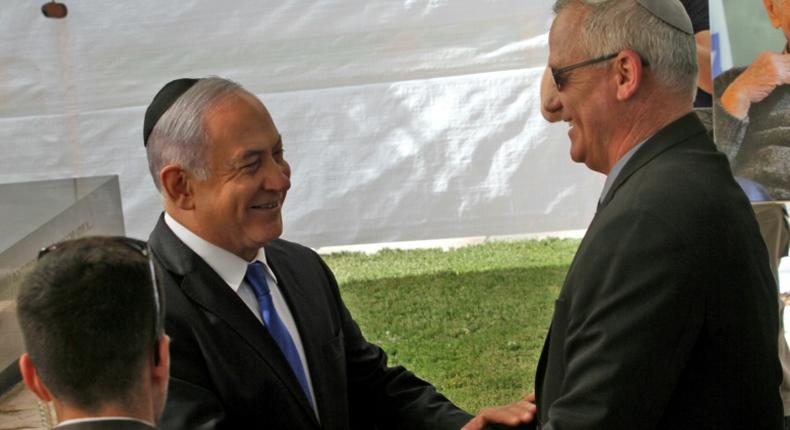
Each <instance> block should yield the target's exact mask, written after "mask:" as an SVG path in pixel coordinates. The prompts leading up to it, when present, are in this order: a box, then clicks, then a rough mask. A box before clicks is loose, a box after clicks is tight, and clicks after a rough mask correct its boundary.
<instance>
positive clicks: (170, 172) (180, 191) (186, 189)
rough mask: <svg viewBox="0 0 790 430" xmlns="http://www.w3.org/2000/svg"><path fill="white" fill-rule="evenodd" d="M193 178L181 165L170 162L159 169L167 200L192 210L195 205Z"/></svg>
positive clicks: (160, 180)
mask: <svg viewBox="0 0 790 430" xmlns="http://www.w3.org/2000/svg"><path fill="white" fill-rule="evenodd" d="M191 181H192V179H191V177H190V175H189V174H188V173H187V172H186V170H184V169H182V168H181V167H180V166H176V165H172V164H168V165H167V166H165V167H163V168H162V170H160V171H159V184H161V186H162V194H163V195H164V197H165V200H166V201H168V202H170V203H171V204H173V205H175V206H176V207H178V208H179V209H183V210H191V209H193V208H194V206H195V202H194V199H193V193H192V183H191Z"/></svg>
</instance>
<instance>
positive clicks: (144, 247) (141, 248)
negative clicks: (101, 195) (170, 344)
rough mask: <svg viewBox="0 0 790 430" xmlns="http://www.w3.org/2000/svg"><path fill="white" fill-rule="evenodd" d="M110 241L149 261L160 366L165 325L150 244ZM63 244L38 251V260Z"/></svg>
mask: <svg viewBox="0 0 790 430" xmlns="http://www.w3.org/2000/svg"><path fill="white" fill-rule="evenodd" d="M110 239H111V240H112V241H114V242H117V243H120V244H123V245H125V246H127V247H129V248H131V249H132V250H134V251H135V252H137V253H138V254H140V255H141V256H143V257H145V259H146V260H148V270H149V271H150V273H151V285H152V286H153V292H154V364H155V365H157V366H158V365H159V362H160V357H159V338H160V337H162V331H163V325H164V324H163V323H162V317H161V312H162V299H161V295H160V293H159V283H158V282H157V279H156V271H155V270H154V261H153V259H152V258H151V253H150V251H149V249H148V244H147V243H146V242H144V241H142V240H139V239H132V238H131V237H125V236H112V237H110ZM63 244H64V243H63V242H60V243H55V244H53V245H50V246H47V247H46V248H42V249H41V250H40V251H38V258H37V259H38V260H41V258H43V257H44V256H45V255H47V254H49V253H50V252H52V251H54V250H56V249H58V248H61V247H62V246H63Z"/></svg>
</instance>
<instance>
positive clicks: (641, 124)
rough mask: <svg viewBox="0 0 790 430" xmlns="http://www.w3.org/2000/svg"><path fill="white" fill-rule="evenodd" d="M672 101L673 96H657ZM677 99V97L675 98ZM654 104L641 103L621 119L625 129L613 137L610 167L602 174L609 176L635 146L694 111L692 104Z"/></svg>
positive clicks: (630, 109) (631, 108)
mask: <svg viewBox="0 0 790 430" xmlns="http://www.w3.org/2000/svg"><path fill="white" fill-rule="evenodd" d="M655 96H656V97H665V100H671V97H672V96H669V95H667V94H663V95H655ZM675 97H676V96H675ZM656 106H657V104H656V103H655V102H654V101H653V102H648V103H641V104H638V105H635V106H632V107H629V109H628V110H627V111H626V112H623V115H622V116H618V118H621V119H620V121H622V124H624V128H622V129H621V133H620V134H619V135H616V136H613V138H612V142H611V144H610V145H609V147H608V160H607V161H608V165H607V166H606V170H605V171H602V172H601V173H603V174H605V175H608V174H609V172H610V171H611V170H612V168H613V167H614V165H615V164H616V163H617V161H618V160H620V159H621V158H623V156H624V155H625V154H626V153H628V151H630V150H631V149H633V148H634V147H635V146H637V145H639V144H640V143H642V142H644V141H645V140H647V139H649V138H650V137H651V136H653V135H654V134H656V133H657V132H658V131H659V130H661V129H662V128H664V127H666V126H667V125H669V124H671V123H673V122H675V121H677V120H678V119H679V118H681V117H683V116H684V115H686V114H688V113H689V112H691V110H692V106H691V102H689V103H688V106H685V107H684V106H683V105H680V104H678V103H676V104H675V105H669V104H667V105H658V106H660V107H659V108H656Z"/></svg>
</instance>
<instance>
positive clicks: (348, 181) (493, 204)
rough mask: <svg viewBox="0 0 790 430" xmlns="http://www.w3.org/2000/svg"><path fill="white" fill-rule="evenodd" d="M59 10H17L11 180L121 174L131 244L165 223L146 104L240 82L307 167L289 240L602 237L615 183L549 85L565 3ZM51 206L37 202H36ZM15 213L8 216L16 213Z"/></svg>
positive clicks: (100, 4)
mask: <svg viewBox="0 0 790 430" xmlns="http://www.w3.org/2000/svg"><path fill="white" fill-rule="evenodd" d="M63 1H64V2H65V3H66V5H67V6H68V7H69V15H68V17H67V18H66V19H64V20H52V19H47V18H45V17H43V16H42V14H41V12H40V6H41V4H42V3H44V0H39V1H30V0H4V1H3V5H2V8H1V9H0V32H1V34H2V37H0V139H1V140H2V145H3V148H4V149H5V151H3V152H4V156H3V157H2V158H0V182H4V183H5V182H18V181H25V180H38V179H50V178H63V177H71V176H88V175H104V174H118V175H119V176H120V184H121V193H122V199H123V206H124V216H125V222H126V229H127V233H128V234H130V235H132V236H135V237H141V238H144V237H147V235H148V232H149V231H150V229H151V228H152V227H153V224H154V223H155V221H156V219H157V217H158V215H159V213H160V211H161V206H160V201H159V197H158V195H157V194H156V191H155V189H154V187H153V183H152V181H151V179H150V177H149V176H148V170H147V163H146V160H145V151H144V148H143V144H142V122H143V113H144V111H145V107H146V106H147V104H148V103H149V102H150V100H151V98H152V97H153V96H154V94H155V93H156V92H157V91H158V90H159V88H161V86H162V85H163V84H164V83H165V82H167V81H169V80H171V79H174V78H178V77H203V76H208V75H219V76H222V77H226V78H230V79H233V80H236V81H238V82H239V83H241V84H242V85H243V86H245V87H246V88H248V89H249V90H250V91H252V92H254V93H256V94H257V95H258V96H259V97H261V99H262V100H263V102H264V103H265V104H266V105H267V106H268V108H269V110H270V112H271V114H272V116H273V118H274V120H275V122H276V123H277V125H278V128H279V129H280V131H281V133H282V135H283V140H284V143H285V146H286V158H287V159H288V160H289V162H290V163H291V165H292V168H293V177H292V182H293V186H292V188H291V192H290V193H289V195H288V199H287V201H286V204H285V219H286V227H285V235H284V237H285V238H288V239H291V240H296V241H299V242H302V243H305V244H308V245H311V246H325V245H343V244H355V243H371V242H390V241H400V240H420V239H436V238H449V237H463V236H477V235H499V234H522V233H533V232H543V231H557V230H569V229H579V228H585V227H586V226H587V223H588V222H589V220H590V218H591V217H592V213H593V212H594V209H595V201H596V199H597V197H598V193H599V192H600V189H601V185H602V183H603V176H601V175H598V174H595V173H591V172H589V171H588V170H587V169H586V168H585V167H584V166H581V165H576V164H574V163H572V162H571V161H570V160H569V158H568V139H567V135H566V130H567V127H566V126H564V125H549V124H547V123H545V121H543V119H542V118H541V116H540V111H539V100H538V98H539V96H538V89H539V83H540V76H541V73H542V70H543V67H544V65H545V59H546V56H547V30H548V27H549V24H550V20H551V12H550V7H551V1H549V0H499V1H494V0H489V1H485V0H453V1H449V0H444V1H441V0H424V1H417V0H398V1H394V0H343V1H329V0H325V1H321V2H312V1H304V0H287V1H278V2H272V1H260V0H239V1H235V2H219V1H209V0H192V1H172V2H164V1H158V0H157V1H154V0H137V1H127V2H108V1H102V0H63ZM31 198H35V196H31ZM0 216H2V214H0Z"/></svg>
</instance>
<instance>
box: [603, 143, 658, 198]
mask: <svg viewBox="0 0 790 430" xmlns="http://www.w3.org/2000/svg"><path fill="white" fill-rule="evenodd" d="M651 137H652V136H651ZM648 139H650V137H648V138H647V139H645V140H643V141H641V142H639V144H638V145H636V146H634V147H633V148H631V149H629V150H628V152H626V153H625V155H623V156H622V157H620V159H619V160H617V162H616V163H614V166H613V167H612V170H611V171H609V174H608V175H606V182H604V184H603V191H601V197H600V198H599V199H598V202H599V203H603V201H604V199H605V198H606V195H607V194H608V193H609V190H610V189H611V188H612V185H614V180H615V179H617V176H618V175H619V174H620V172H621V171H622V170H623V167H625V165H626V164H628V160H630V159H631V157H633V156H634V154H636V151H637V150H638V149H639V148H640V147H641V146H642V145H644V144H645V142H647V141H648Z"/></svg>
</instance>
